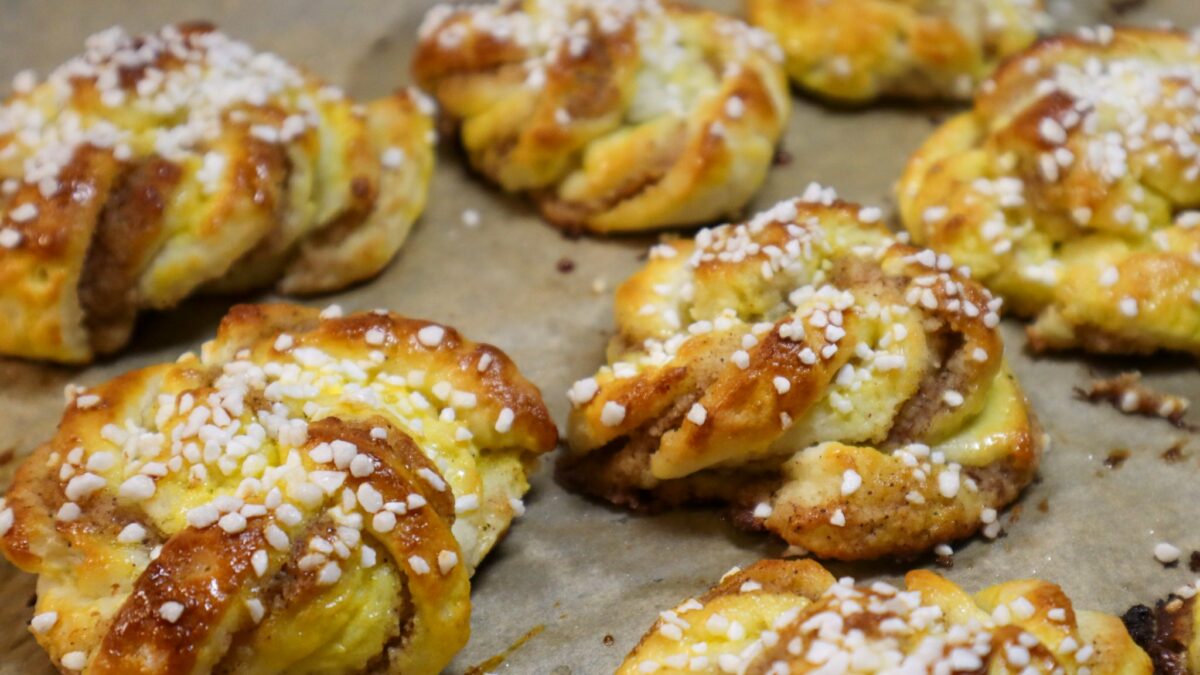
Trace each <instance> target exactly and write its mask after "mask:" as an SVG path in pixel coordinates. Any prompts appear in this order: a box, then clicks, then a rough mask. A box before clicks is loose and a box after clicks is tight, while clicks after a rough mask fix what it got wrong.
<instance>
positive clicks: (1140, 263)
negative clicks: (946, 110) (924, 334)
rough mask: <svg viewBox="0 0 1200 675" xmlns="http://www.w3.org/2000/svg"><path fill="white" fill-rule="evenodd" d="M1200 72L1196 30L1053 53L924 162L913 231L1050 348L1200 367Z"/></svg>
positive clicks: (1100, 36)
mask: <svg viewBox="0 0 1200 675" xmlns="http://www.w3.org/2000/svg"><path fill="white" fill-rule="evenodd" d="M1197 74H1200V43H1198V42H1196V41H1195V40H1194V39H1192V38H1189V37H1188V36H1187V35H1185V34H1183V33H1175V32H1170V31H1154V30H1136V29H1118V30H1113V29H1109V28H1100V29H1096V30H1094V31H1085V32H1083V33H1081V34H1080V35H1077V36H1060V37H1056V38H1052V39H1048V40H1045V41H1043V42H1041V43H1039V44H1038V45H1037V46H1035V47H1033V48H1032V49H1030V50H1028V51H1026V52H1024V53H1022V54H1020V55H1018V56H1016V57H1014V58H1013V59H1011V60H1010V61H1009V62H1007V63H1006V64H1005V65H1004V66H1003V67H1002V68H1001V69H1000V70H999V71H997V73H996V74H995V76H994V78H993V79H992V80H990V81H989V82H987V83H986V84H985V85H984V87H983V88H982V90H981V93H980V95H979V96H978V98H977V100H976V102H975V107H974V110H973V111H972V112H969V113H966V114H963V115H961V116H959V117H956V118H954V119H952V120H950V121H949V122H947V123H946V124H945V125H943V126H942V127H941V128H940V129H938V130H937V131H936V132H935V133H934V134H933V136H931V137H930V139H929V140H928V141H926V143H925V145H924V146H923V147H922V148H921V149H920V150H919V151H918V152H917V153H916V154H915V155H914V156H913V158H912V159H911V160H910V162H909V164H908V167H907V169H906V171H905V174H904V177H903V178H902V180H901V182H900V184H899V187H898V198H899V203H900V210H901V216H902V219H903V221H904V224H905V227H907V228H908V230H909V232H910V233H911V234H912V236H913V238H914V240H916V241H918V242H920V243H922V244H923V245H928V246H931V247H932V248H934V249H936V250H939V251H943V252H946V253H949V254H950V255H951V256H953V257H954V259H955V260H956V261H957V262H958V263H960V264H965V265H967V266H969V267H970V268H971V270H972V272H973V273H974V275H975V276H976V278H978V279H980V280H981V281H982V282H983V283H985V284H987V285H988V286H989V287H990V288H991V289H992V290H993V291H994V292H996V293H997V294H999V295H1001V296H1003V297H1004V298H1005V300H1006V302H1007V305H1008V307H1009V309H1010V310H1011V311H1012V312H1013V313H1015V314H1017V315H1020V316H1026V317H1032V318H1034V319H1035V321H1034V322H1033V323H1032V324H1031V325H1030V326H1029V328H1028V331H1027V332H1028V335H1029V341H1030V346H1031V347H1032V348H1033V349H1034V350H1036V351H1045V350H1057V349H1072V348H1078V349H1084V350H1087V351H1093V352H1099V353H1111V354H1143V353H1150V352H1154V351H1156V350H1159V349H1166V350H1176V351H1184V352H1191V353H1197V354H1200V339H1198V336H1200V282H1198V281H1197V280H1198V279H1200V275H1198V274H1197V270H1198V269H1200V213H1197V211H1196V209H1197V208H1200V164H1198V163H1197V162H1196V160H1195V153H1194V148H1195V145H1196V143H1197V141H1200V128H1197V127H1196V124H1195V119H1196V117H1195V116H1196V115H1197V114H1198V113H1200V104H1197V103H1196V101H1197V100H1200V99H1198V97H1197V82H1198V81H1200V80H1198V79H1197Z"/></svg>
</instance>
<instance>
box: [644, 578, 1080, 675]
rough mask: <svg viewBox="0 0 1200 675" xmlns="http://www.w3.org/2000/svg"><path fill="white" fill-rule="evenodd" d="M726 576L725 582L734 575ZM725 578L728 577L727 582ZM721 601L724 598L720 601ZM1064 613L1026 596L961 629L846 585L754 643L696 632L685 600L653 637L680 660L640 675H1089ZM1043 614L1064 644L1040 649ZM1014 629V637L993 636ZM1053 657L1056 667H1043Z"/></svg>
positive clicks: (751, 586)
mask: <svg viewBox="0 0 1200 675" xmlns="http://www.w3.org/2000/svg"><path fill="white" fill-rule="evenodd" d="M733 572H737V570H736V569H735V570H734V571H733ZM733 572H731V574H732V573H733ZM727 576H728V575H727ZM761 592H764V591H763V587H762V585H761V584H759V583H758V582H755V581H746V582H743V583H742V584H741V586H740V587H739V588H738V589H737V590H736V591H735V593H736V595H738V596H743V595H744V596H748V597H747V602H751V601H752V600H751V598H752V597H753V596H754V595H756V594H759V593H761ZM718 597H723V596H718ZM1069 609H1070V608H1069V607H1049V608H1044V609H1039V608H1038V607H1036V606H1035V605H1034V603H1033V602H1032V601H1031V600H1030V599H1029V598H1027V597H1025V596H1017V597H1015V598H1013V599H1012V600H1010V601H1008V602H1006V603H1003V604H1001V605H998V606H997V607H995V608H994V609H993V610H992V612H991V614H990V617H988V618H987V619H984V620H979V619H975V618H971V619H969V620H966V621H965V622H964V621H963V620H962V619H960V618H957V617H956V616H954V615H947V614H946V613H945V611H944V610H943V609H942V607H940V606H938V605H936V604H933V603H931V602H928V601H927V599H926V598H924V597H923V596H922V594H921V592H920V591H915V590H909V591H903V590H900V589H898V588H896V587H894V586H892V585H890V584H887V583H884V582H875V583H872V584H871V585H870V586H856V585H855V583H854V580H853V579H850V578H843V579H840V580H838V581H837V583H835V584H833V585H832V586H830V588H829V589H828V590H827V591H825V592H824V593H823V594H822V595H821V596H820V597H819V598H817V599H816V600H815V601H814V602H812V603H801V604H800V605H798V606H797V607H795V608H793V609H791V610H787V611H784V612H782V613H780V614H779V615H777V616H775V617H773V618H771V619H770V620H769V622H768V626H769V627H767V628H765V629H762V630H761V632H760V633H758V634H748V631H747V629H746V627H745V626H743V625H742V624H741V623H739V622H738V621H736V620H730V619H728V618H726V617H725V616H723V615H722V614H721V613H719V612H714V613H711V614H708V617H707V619H706V620H705V621H704V622H703V623H702V624H701V623H698V622H697V623H692V622H693V621H696V619H697V618H702V617H703V616H704V614H703V613H702V612H703V610H705V605H704V604H703V603H702V602H700V601H699V600H696V599H692V600H688V601H687V602H685V603H683V604H682V605H680V606H679V607H677V608H675V609H674V610H670V611H666V612H663V613H662V614H661V617H660V621H659V622H658V624H657V626H656V629H657V630H656V632H657V634H658V635H659V636H661V637H662V638H665V639H666V640H668V641H671V642H677V643H678V645H679V651H677V652H676V653H674V654H671V655H669V656H666V657H664V658H662V659H661V660H656V659H644V660H642V661H640V662H638V664H637V667H638V670H639V672H642V673H654V672H658V671H660V670H663V669H665V668H670V669H677V670H693V671H707V672H721V673H741V672H745V671H746V669H747V668H749V667H751V666H752V665H753V666H757V667H760V668H764V672H767V673H771V674H772V675H788V674H789V673H792V672H814V673H826V674H834V673H883V674H887V675H910V674H911V675H916V674H925V673H939V674H949V673H953V672H975V671H980V670H986V669H988V667H989V666H993V667H994V666H995V665H1002V666H1004V667H1006V668H1007V669H1008V670H1010V671H1011V672H1018V673H1022V675H1036V674H1038V673H1051V672H1063V671H1062V670H1061V668H1062V663H1063V662H1066V663H1071V664H1072V665H1074V666H1075V667H1074V668H1073V669H1072V672H1075V673H1079V674H1081V675H1088V674H1089V673H1090V668H1088V666H1087V664H1088V663H1089V662H1091V660H1092V659H1093V658H1094V656H1095V648H1094V647H1093V646H1092V645H1090V644H1082V643H1081V642H1080V641H1079V639H1078V638H1077V637H1075V631H1074V626H1073V625H1072V624H1071V620H1072V615H1071V614H1070V611H1069ZM1039 612H1041V613H1043V614H1044V617H1045V620H1046V621H1048V622H1049V624H1050V625H1051V626H1052V627H1053V628H1054V629H1055V630H1058V631H1062V633H1063V634H1064V637H1063V639H1062V640H1061V641H1059V642H1058V643H1057V645H1051V644H1046V643H1043V642H1042V641H1041V640H1040V639H1039V638H1038V637H1037V635H1035V634H1034V633H1033V632H1031V631H1029V630H1025V629H1023V628H1022V626H1024V625H1027V624H1026V622H1029V621H1031V620H1034V619H1035V616H1036V615H1037V614H1038V613H1039ZM1006 626H1016V627H1017V630H1015V631H1014V630H1005V631H1004V632H1002V633H1001V632H999V631H998V629H1000V628H1003V627H1006ZM1047 648H1048V649H1050V651H1051V653H1052V654H1054V655H1055V657H1056V659H1057V660H1054V659H1050V658H1047V657H1046V656H1044V655H1042V654H1044V651H1043V650H1045V649H1047Z"/></svg>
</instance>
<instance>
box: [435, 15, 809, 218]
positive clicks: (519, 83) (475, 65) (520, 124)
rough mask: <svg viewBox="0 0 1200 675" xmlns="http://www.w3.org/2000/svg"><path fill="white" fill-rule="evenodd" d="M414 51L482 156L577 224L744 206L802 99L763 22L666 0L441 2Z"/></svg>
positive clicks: (504, 183) (511, 187) (494, 175)
mask: <svg viewBox="0 0 1200 675" xmlns="http://www.w3.org/2000/svg"><path fill="white" fill-rule="evenodd" d="M414 58H415V61H414V65H413V70H414V73H415V75H416V78H417V80H418V82H420V84H421V86H422V87H423V88H425V89H426V90H427V91H430V92H432V93H433V94H434V96H435V97H436V98H437V99H438V101H439V102H440V103H441V105H442V107H443V109H444V110H445V111H446V113H447V114H448V115H449V117H450V118H451V119H452V120H453V121H455V122H457V123H458V124H459V125H460V127H461V137H462V143H463V146H464V147H465V148H466V151H467V154H468V156H469V157H470V160H471V164H472V165H473V166H474V167H475V168H476V169H477V170H478V171H480V172H481V173H483V174H484V175H485V176H487V177H488V178H490V179H491V180H493V181H495V182H497V183H499V184H500V186H501V187H503V188H504V189H505V190H508V191H510V192H528V193H530V194H531V196H532V197H533V199H534V200H535V201H536V202H537V203H538V206H539V207H540V208H541V211H542V214H543V216H545V218H546V219H547V220H549V221H551V222H552V223H554V224H556V225H559V226H561V227H566V228H571V229H581V228H582V229H587V230H592V231H595V232H622V231H634V230H644V229H649V228H660V227H672V226H682V225H691V224H698V223H704V222H711V221H712V220H715V219H718V218H721V217H725V216H728V215H730V214H733V213H735V212H736V211H738V210H739V209H740V208H741V207H742V206H743V205H745V204H746V202H747V201H749V199H750V197H751V196H752V195H753V194H754V192H755V191H756V190H757V189H758V187H759V186H760V185H761V184H762V182H763V180H764V177H765V176H766V173H767V169H768V167H769V166H770V164H771V160H772V157H773V154H774V149H775V144H776V141H778V139H779V136H780V134H781V133H782V130H783V125H784V122H785V120H786V119H787V115H788V112H789V106H790V100H789V97H788V91H787V79H786V77H785V75H784V73H783V70H782V68H781V67H780V65H779V61H780V60H781V56H780V54H779V52H778V47H776V46H775V43H774V41H773V40H772V39H771V38H770V37H769V36H768V35H767V34H766V33H763V32H761V31H758V30H755V29H752V28H750V27H748V26H746V25H745V24H744V23H742V22H740V21H737V20H735V19H731V18H728V17H725V16H721V15H719V14H717V13H715V12H710V11H703V10H697V9H691V8H686V7H683V6H680V5H676V4H673V3H662V4H660V3H659V1H658V0H605V1H603V2H596V1H595V0H524V1H517V0H506V1H503V2H499V3H495V4H485V5H475V6H468V7H452V6H449V5H443V6H438V7H436V8H434V9H433V10H432V11H431V12H430V13H429V15H428V16H427V17H426V20H425V23H424V25H423V26H422V28H421V40H420V44H419V45H418V47H417V53H416V56H415V57H414Z"/></svg>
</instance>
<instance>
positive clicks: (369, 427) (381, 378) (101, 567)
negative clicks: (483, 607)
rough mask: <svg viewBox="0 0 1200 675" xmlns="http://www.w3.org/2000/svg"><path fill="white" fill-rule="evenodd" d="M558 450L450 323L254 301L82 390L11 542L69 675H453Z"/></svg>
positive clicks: (504, 361)
mask: <svg viewBox="0 0 1200 675" xmlns="http://www.w3.org/2000/svg"><path fill="white" fill-rule="evenodd" d="M556 436H557V434H556V431H555V428H554V425H553V423H552V422H551V421H550V417H549V413H548V412H547V410H546V408H545V406H544V405H543V403H542V400H541V396H540V394H539V393H538V391H537V389H536V388H535V387H534V386H533V385H532V384H530V383H529V382H528V381H526V380H525V378H523V377H522V376H521V375H520V373H519V372H517V368H516V366H515V365H513V363H512V362H511V361H510V360H509V359H508V357H507V356H505V355H504V354H503V353H502V352H501V351H500V350H498V349H496V348H494V347H491V346H488V345H481V344H476V343H473V342H470V341H468V340H466V339H465V338H463V337H461V336H460V335H459V334H458V333H457V332H456V331H455V330H454V329H452V328H448V327H444V326H440V325H438V324H434V323H429V322H425V321H416V320H413V319H406V318H403V317H400V316H397V315H394V314H388V313H387V312H383V311H377V312H372V313H364V314H355V315H352V316H347V317H344V318H343V317H341V315H340V312H336V311H327V312H324V313H321V315H320V316H318V313H317V311H316V310H311V309H306V308H301V307H296V306H291V305H261V306H256V305H242V306H238V307H234V308H233V309H232V310H231V311H230V313H229V315H228V316H227V317H226V318H225V320H224V321H223V322H222V324H221V328H220V331H219V332H218V334H217V337H216V339H215V340H214V341H212V342H209V343H207V344H205V345H204V347H203V348H202V350H201V353H200V355H199V356H197V355H195V354H191V353H189V354H185V355H184V356H183V357H182V358H181V359H179V360H178V361H176V362H175V363H168V364H164V365H159V366H151V367H149V368H144V369H142V370H137V371H133V372H131V373H128V374H126V375H123V376H121V377H118V378H116V379H114V380H112V381H110V382H108V383H106V384H102V385H100V386H98V387H95V388H92V389H89V390H86V391H75V392H73V399H72V400H71V401H70V402H69V403H68V406H67V410H66V412H65V414H64V415H63V419H62V422H61V425H60V427H59V430H58V433H57V434H56V435H55V436H54V438H53V439H51V440H50V441H49V442H47V443H46V444H45V445H43V446H42V447H40V448H39V449H38V450H36V451H35V452H34V453H33V455H32V456H31V457H30V458H29V459H27V460H26V461H25V463H24V464H23V465H22V466H21V467H20V468H19V469H18V471H17V474H16V476H15V478H14V480H13V484H12V487H11V488H10V489H9V492H8V494H7V495H6V499H4V500H0V550H3V552H4V555H5V556H6V557H7V558H8V559H9V560H10V561H12V562H13V563H14V564H15V565H17V566H18V567H20V568H21V569H23V570H26V571H28V572H32V573H36V574H38V575H39V577H38V584H37V606H36V609H35V615H34V618H33V621H32V623H31V629H32V630H33V633H34V635H35V636H36V638H37V640H38V642H39V643H41V645H42V646H43V647H44V648H45V649H46V651H47V652H49V654H50V657H51V659H52V660H53V661H54V663H55V664H56V665H57V666H58V667H59V668H60V669H61V670H63V671H64V672H76V671H85V672H87V673H90V674H93V675H94V674H99V673H122V674H126V673H184V672H186V673H207V672H219V673H281V672H288V673H302V672H303V673H317V672H320V673H357V672H365V670H366V669H367V668H368V667H370V668H372V669H376V670H373V672H380V671H383V672H390V673H405V674H406V675H408V674H411V673H438V672H441V670H442V668H443V667H445V665H446V664H447V663H448V662H449V661H450V659H451V657H452V656H453V655H454V653H455V652H457V651H458V650H459V649H460V648H461V647H462V645H463V644H464V643H465V642H466V640H467V635H468V632H469V621H468V620H469V614H470V598H469V578H470V576H471V573H472V572H473V570H474V569H475V566H476V565H478V564H479V562H480V560H481V559H482V558H483V557H484V555H486V554H487V552H488V551H489V550H490V549H491V548H492V546H494V545H495V543H496V541H497V539H498V538H499V537H500V536H501V535H503V534H504V532H505V531H506V530H507V528H508V526H509V523H510V522H511V521H512V519H513V517H514V516H516V515H519V514H520V513H521V512H522V511H523V510H524V507H523V505H522V503H521V496H522V495H523V494H524V493H525V491H526V490H527V489H528V484H527V482H526V476H527V474H528V473H529V471H531V470H532V469H533V468H534V466H536V464H537V456H538V455H539V454H542V453H545V452H548V451H549V450H551V449H553V447H554V445H555V442H556Z"/></svg>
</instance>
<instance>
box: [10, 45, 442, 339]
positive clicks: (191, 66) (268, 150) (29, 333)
mask: <svg viewBox="0 0 1200 675" xmlns="http://www.w3.org/2000/svg"><path fill="white" fill-rule="evenodd" d="M64 93H65V94H66V95H63V94H64ZM431 111H432V106H431V104H430V103H429V102H428V101H426V100H425V99H424V98H422V96H421V95H420V94H418V93H416V92H410V93H397V94H395V95H394V96H391V97H386V98H384V99H380V100H379V101H376V102H373V103H371V104H370V105H368V106H358V105H355V104H353V103H352V102H351V101H349V100H347V99H346V98H345V97H344V96H343V95H342V93H341V92H340V91H339V90H337V89H335V88H332V87H328V86H326V85H324V84H323V83H322V82H321V81H319V80H318V79H316V78H315V77H313V76H311V75H309V74H307V73H304V72H303V71H300V70H297V69H295V68H293V67H292V66H290V65H288V64H286V63H284V62H283V61H282V60H281V59H279V58H278V57H276V56H274V55H271V54H255V53H254V52H252V51H251V50H250V48H249V47H247V46H246V45H244V44H242V43H239V42H236V41H234V40H231V39H230V38H228V37H226V36H224V35H223V34H221V33H219V32H217V31H216V30H215V29H214V28H213V27H211V26H208V25H205V24H184V25H180V26H167V27H165V28H163V29H161V30H159V31H157V32H155V33H151V34H147V35H142V36H137V37H131V36H128V35H125V34H124V33H123V32H121V31H120V30H118V29H114V30H110V31H107V32H105V33H101V34H98V35H96V36H93V37H92V38H91V39H89V41H88V43H87V49H86V51H85V53H84V54H83V55H81V56H79V57H76V58H75V59H73V60H71V61H69V62H68V63H66V64H64V65H63V66H62V67H60V68H59V69H57V70H56V71H54V72H53V73H51V75H50V76H49V78H48V79H47V80H46V81H45V82H42V83H37V84H34V83H22V85H21V87H20V88H19V91H17V92H16V93H15V94H14V95H13V97H12V98H10V99H9V100H8V101H7V102H6V103H5V104H4V106H3V108H0V150H2V151H3V152H2V157H0V188H2V189H0V213H3V214H4V215H3V218H0V280H5V281H6V282H7V283H4V284H3V291H0V312H2V313H3V314H4V315H5V316H6V317H7V319H8V320H7V321H6V325H5V327H4V328H3V329H2V330H0V352H2V353H6V354H13V355H17V356H23V357H26V358H37V359H51V360H56V361H65V362H85V361H88V360H91V359H92V358H94V356H95V355H96V354H103V353H108V352H112V351H115V350H117V349H119V348H121V347H122V346H124V344H125V343H126V342H127V341H128V339H129V335H130V333H131V332H132V329H133V324H134V320H135V318H136V315H137V313H138V311H139V310H141V309H145V308H155V309H164V308H169V307H172V306H174V305H176V304H177V303H179V302H180V301H181V300H182V299H183V298H185V297H187V296H188V295H190V294H192V293H194V292H197V291H200V290H204V291H210V292H211V291H221V292H227V291H244V290H247V289H250V288H256V287H263V286H267V285H271V284H276V285H277V286H278V287H279V288H280V289H281V290H283V291H285V292H292V293H314V292H322V291H330V290H335V289H337V288H341V287H344V286H346V285H349V284H352V283H354V282H357V281H361V280H363V279H366V278H369V277H371V276H373V275H374V274H376V273H378V272H379V271H380V270H381V269H383V267H384V266H385V265H386V264H387V262H388V261H389V260H390V259H391V257H392V256H393V255H394V254H395V252H396V250H397V249H398V248H399V247H400V245H401V244H402V243H403V241H404V238H405V236H406V235H407V233H408V230H409V228H410V227H411V225H412V222H413V221H414V220H415V219H416V217H417V215H418V214H419V213H420V211H421V209H422V207H423V205H424V200H425V194H426V188H427V185H428V180H429V175H430V172H431V168H432V162H433V153H432V142H431V134H432V131H431V128H432V119H431V117H430V113H431Z"/></svg>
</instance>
